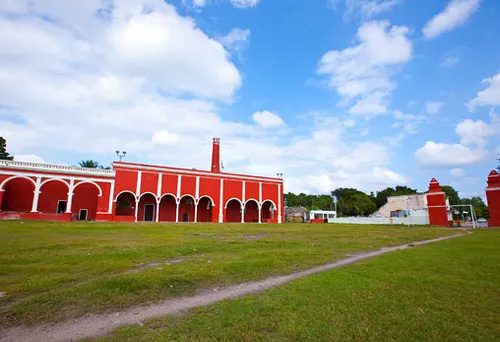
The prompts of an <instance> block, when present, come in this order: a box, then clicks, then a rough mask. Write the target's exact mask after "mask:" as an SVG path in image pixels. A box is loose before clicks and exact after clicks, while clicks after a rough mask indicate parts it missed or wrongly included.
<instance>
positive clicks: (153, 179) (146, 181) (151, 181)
mask: <svg viewBox="0 0 500 342" xmlns="http://www.w3.org/2000/svg"><path fill="white" fill-rule="evenodd" d="M157 191H158V173H157V172H154V173H153V172H144V171H143V172H142V177H141V194H143V193H145V192H152V193H153V194H156V192H157Z"/></svg>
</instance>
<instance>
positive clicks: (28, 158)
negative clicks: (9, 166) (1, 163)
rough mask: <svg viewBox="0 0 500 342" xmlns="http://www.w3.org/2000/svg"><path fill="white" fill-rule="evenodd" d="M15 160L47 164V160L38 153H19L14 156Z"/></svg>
mask: <svg viewBox="0 0 500 342" xmlns="http://www.w3.org/2000/svg"><path fill="white" fill-rule="evenodd" d="M14 160H15V161H20V162H31V163H42V164H47V162H46V161H45V160H44V159H43V158H42V157H40V156H37V155H36V154H18V155H15V156H14Z"/></svg>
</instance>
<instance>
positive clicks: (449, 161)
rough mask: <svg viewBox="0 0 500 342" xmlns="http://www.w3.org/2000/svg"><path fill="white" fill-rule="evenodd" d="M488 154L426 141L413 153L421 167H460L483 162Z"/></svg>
mask: <svg viewBox="0 0 500 342" xmlns="http://www.w3.org/2000/svg"><path fill="white" fill-rule="evenodd" d="M487 155H488V153H487V152H486V151H484V150H481V149H470V148H468V147H466V146H464V145H461V144H445V143H436V142H434V141H427V142H426V143H425V145H424V146H422V147H421V148H419V149H418V150H417V152H415V157H416V159H417V162H418V164H419V165H421V166H461V165H470V164H475V163H479V162H482V161H484V160H485V159H486V158H487Z"/></svg>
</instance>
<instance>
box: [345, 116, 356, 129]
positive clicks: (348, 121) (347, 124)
mask: <svg viewBox="0 0 500 342" xmlns="http://www.w3.org/2000/svg"><path fill="white" fill-rule="evenodd" d="M343 122H344V126H345V127H349V128H351V127H354V126H356V120H354V119H352V118H349V119H345V120H344V121H343Z"/></svg>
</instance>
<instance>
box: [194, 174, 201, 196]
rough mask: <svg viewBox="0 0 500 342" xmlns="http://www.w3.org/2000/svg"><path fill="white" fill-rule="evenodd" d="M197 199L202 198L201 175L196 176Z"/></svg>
mask: <svg viewBox="0 0 500 342" xmlns="http://www.w3.org/2000/svg"><path fill="white" fill-rule="evenodd" d="M195 192H196V196H195V198H196V200H198V199H199V198H200V177H199V176H198V177H196V191H195Z"/></svg>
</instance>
